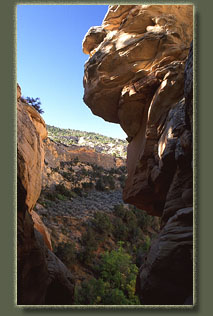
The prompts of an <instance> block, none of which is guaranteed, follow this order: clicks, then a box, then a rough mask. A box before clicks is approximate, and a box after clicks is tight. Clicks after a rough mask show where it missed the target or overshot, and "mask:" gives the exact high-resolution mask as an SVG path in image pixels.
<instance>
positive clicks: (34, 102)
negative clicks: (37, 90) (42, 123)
mask: <svg viewBox="0 0 213 316" xmlns="http://www.w3.org/2000/svg"><path fill="white" fill-rule="evenodd" d="M26 101H27V103H28V104H29V105H31V106H33V107H34V109H36V111H38V113H40V114H42V113H44V111H43V110H42V109H41V107H40V105H41V101H40V98H35V99H34V98H30V97H26Z"/></svg>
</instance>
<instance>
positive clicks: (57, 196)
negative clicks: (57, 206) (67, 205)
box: [56, 193, 67, 201]
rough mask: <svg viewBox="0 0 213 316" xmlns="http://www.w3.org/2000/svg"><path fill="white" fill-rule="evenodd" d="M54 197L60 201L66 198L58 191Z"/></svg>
mask: <svg viewBox="0 0 213 316" xmlns="http://www.w3.org/2000/svg"><path fill="white" fill-rule="evenodd" d="M56 198H57V199H59V200H61V201H66V200H67V197H66V196H64V195H62V194H60V193H57V194H56Z"/></svg>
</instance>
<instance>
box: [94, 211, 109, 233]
mask: <svg viewBox="0 0 213 316" xmlns="http://www.w3.org/2000/svg"><path fill="white" fill-rule="evenodd" d="M91 223H92V225H93V227H94V229H95V230H96V231H97V232H98V233H100V234H103V235H107V234H110V233H111V231H112V223H111V221H110V218H109V216H108V215H106V214H104V213H102V212H96V213H95V214H94V218H93V219H92V220H91Z"/></svg>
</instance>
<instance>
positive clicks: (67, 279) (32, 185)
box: [17, 85, 74, 305]
mask: <svg viewBox="0 0 213 316" xmlns="http://www.w3.org/2000/svg"><path fill="white" fill-rule="evenodd" d="M46 136H47V131H46V127H45V123H44V121H43V119H42V118H41V116H40V115H39V113H38V112H37V111H36V110H35V109H34V108H32V107H31V106H29V105H28V104H26V103H25V102H23V100H22V99H21V89H20V87H19V85H18V86H17V212H18V214H17V234H18V236H17V246H18V249H17V268H18V269H17V276H18V279H17V283H18V284H17V294H18V297H17V303H18V304H19V305H38V304H39V305H42V304H72V301H73V290H74V286H73V280H72V275H71V273H70V272H69V270H68V269H67V268H66V267H65V266H64V264H63V263H62V262H61V261H60V260H59V259H58V258H57V257H56V256H55V255H54V254H53V253H52V252H51V250H50V249H51V248H52V246H51V241H50V237H49V234H48V231H47V229H46V228H45V226H44V224H43V223H42V221H41V219H40V218H39V216H38V215H37V214H36V213H35V212H34V211H33V207H34V205H35V204H36V201H37V199H38V197H39V195H40V192H41V185H42V169H43V166H44V149H43V139H44V138H45V137H46ZM48 248H49V249H48Z"/></svg>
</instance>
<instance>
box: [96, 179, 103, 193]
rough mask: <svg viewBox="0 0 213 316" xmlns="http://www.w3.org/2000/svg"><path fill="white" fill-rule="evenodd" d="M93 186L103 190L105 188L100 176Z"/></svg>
mask: <svg viewBox="0 0 213 316" xmlns="http://www.w3.org/2000/svg"><path fill="white" fill-rule="evenodd" d="M95 188H96V190H98V191H104V190H105V185H104V183H103V180H102V179H101V178H100V179H98V180H97V182H96V185H95Z"/></svg>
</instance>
